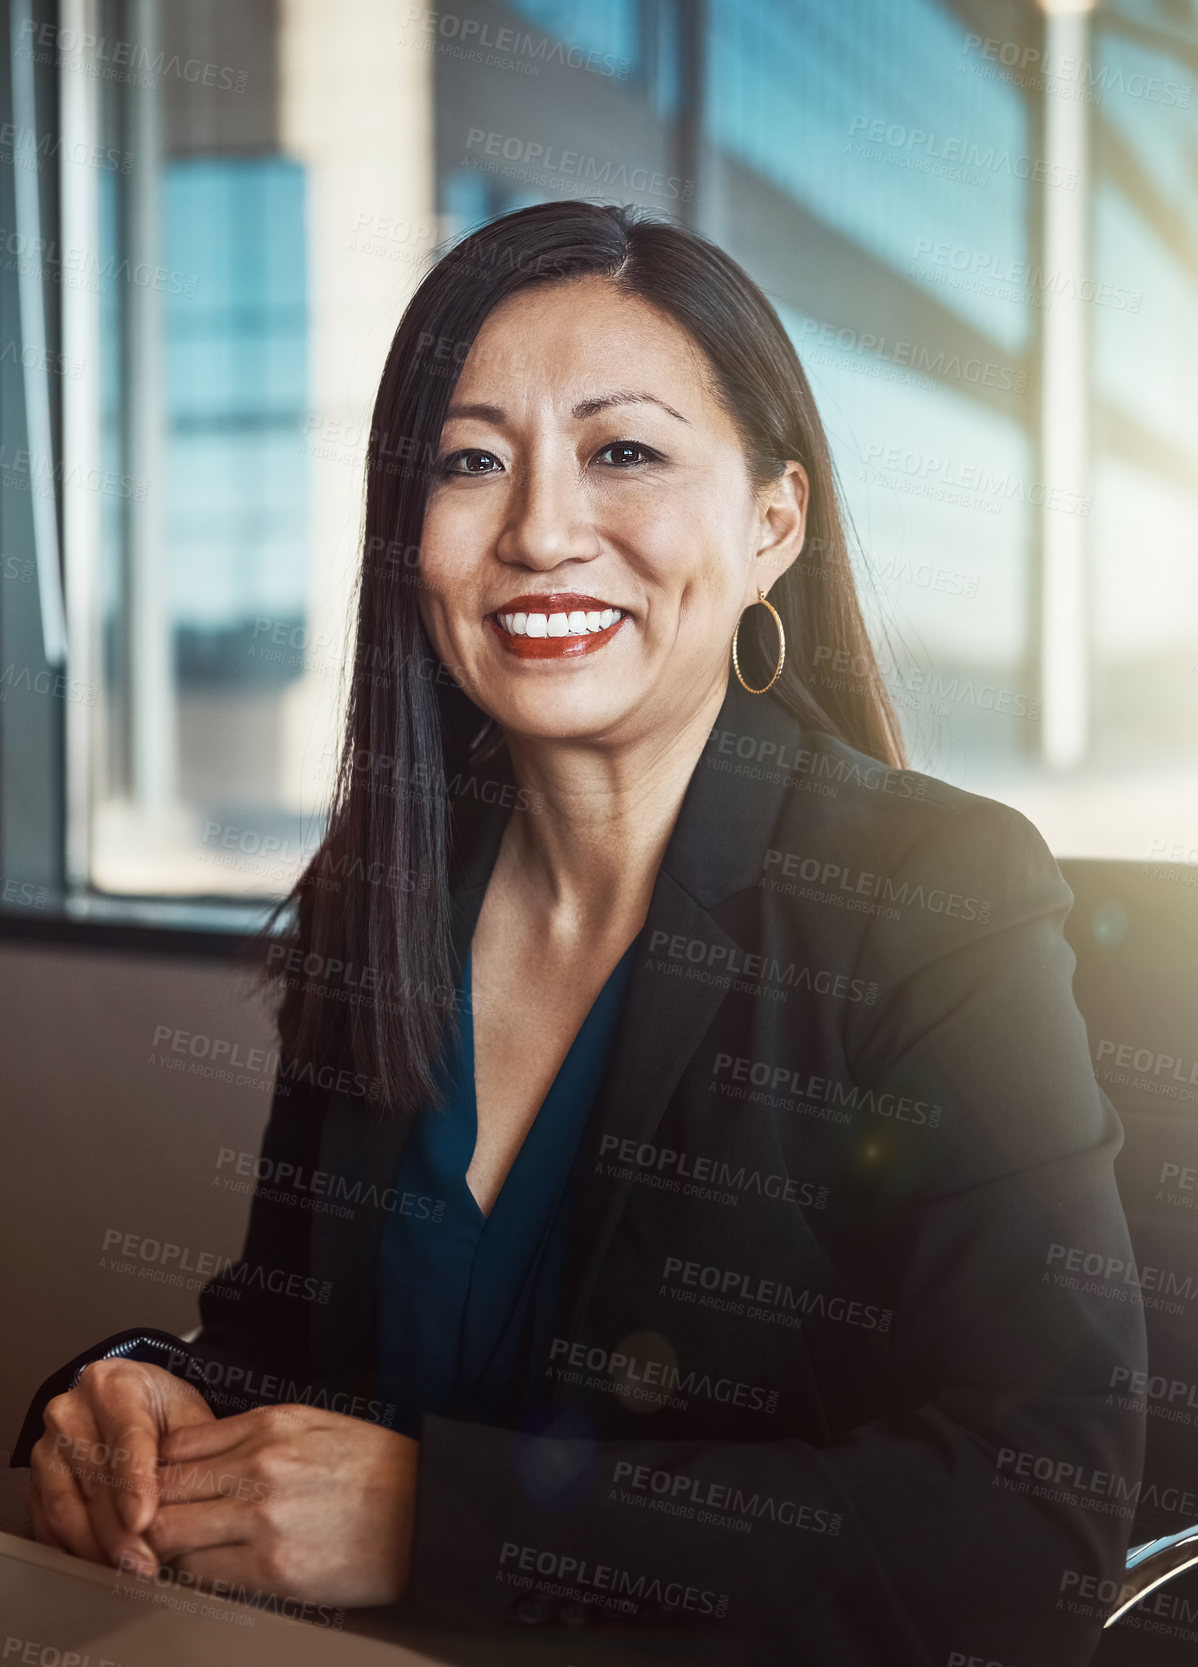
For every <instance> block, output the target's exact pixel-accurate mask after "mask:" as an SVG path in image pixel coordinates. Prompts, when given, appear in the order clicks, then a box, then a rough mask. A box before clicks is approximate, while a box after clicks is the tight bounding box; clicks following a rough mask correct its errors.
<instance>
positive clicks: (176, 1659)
mask: <svg viewBox="0 0 1198 1667" xmlns="http://www.w3.org/2000/svg"><path fill="white" fill-rule="evenodd" d="M613 1631H614V1629H613ZM0 1639H2V1643H0V1651H2V1652H3V1660H4V1662H5V1663H10V1664H13V1667H16V1664H18V1663H20V1662H22V1661H29V1662H33V1663H47V1662H53V1663H55V1667H212V1663H213V1662H216V1661H219V1662H220V1663H221V1664H222V1667H225V1664H227V1667H274V1664H275V1663H278V1667H529V1664H535V1667H540V1664H544V1667H550V1664H552V1667H615V1664H616V1663H618V1662H628V1661H634V1662H641V1663H645V1664H646V1667H648V1664H650V1663H667V1662H670V1663H676V1662H690V1663H693V1662H695V1661H697V1660H702V1659H707V1660H713V1659H715V1658H714V1657H712V1656H710V1655H708V1656H704V1655H703V1654H701V1653H699V1652H697V1651H696V1648H695V1644H694V1641H693V1640H692V1641H690V1642H687V1641H686V1640H683V1639H677V1640H666V1639H664V1638H646V1637H644V1636H643V1635H642V1636H641V1637H639V1638H638V1637H635V1636H630V1635H629V1634H628V1633H627V1632H624V1631H622V1630H621V1631H620V1633H619V1636H613V1635H609V1636H607V1637H603V1636H601V1635H598V1634H596V1633H591V1632H581V1631H580V1632H578V1633H564V1632H563V1631H562V1630H560V1629H558V1630H557V1631H555V1632H553V1633H544V1632H539V1631H537V1630H536V1629H535V1628H527V1627H519V1628H514V1629H513V1634H512V1636H511V1637H510V1638H508V1637H505V1636H497V1635H496V1634H495V1633H494V1632H487V1633H485V1634H480V1633H474V1634H468V1633H447V1632H445V1631H444V1630H442V1629H439V1628H437V1629H434V1628H425V1627H417V1626H413V1625H412V1624H411V1623H408V1622H403V1621H399V1622H397V1621H396V1620H395V1618H394V1615H393V1614H391V1615H388V1614H387V1613H386V1612H385V1611H380V1610H373V1611H371V1610H349V1611H346V1612H345V1622H344V1629H343V1630H338V1629H334V1628H331V1627H328V1626H324V1627H322V1626H319V1625H314V1624H311V1623H310V1622H304V1621H298V1620H288V1619H285V1618H283V1617H281V1616H277V1615H272V1614H269V1613H263V1612H260V1611H256V1610H254V1609H252V1608H250V1607H248V1606H247V1605H245V1604H241V1603H230V1602H227V1601H226V1600H225V1599H223V1598H215V1597H204V1596H202V1595H201V1594H198V1593H195V1592H187V1591H185V1590H178V1589H172V1588H169V1587H168V1588H165V1589H160V1588H158V1587H156V1586H152V1585H150V1584H148V1583H147V1582H145V1581H141V1580H138V1579H136V1578H135V1577H133V1576H126V1575H122V1574H120V1573H118V1571H117V1570H115V1569H106V1568H102V1567H100V1565H98V1564H96V1563H87V1562H83V1561H81V1560H80V1559H79V1558H77V1557H69V1556H67V1554H66V1553H65V1552H62V1551H55V1550H54V1549H53V1548H52V1547H50V1546H44V1545H38V1544H36V1543H35V1542H34V1541H32V1540H27V1539H21V1538H19V1537H17V1536H16V1535H13V1534H5V1533H0ZM14 1640H17V1641H18V1643H19V1647H18V1645H17V1644H14V1642H13V1641H14ZM26 1652H27V1653H26ZM55 1652H58V1653H55Z"/></svg>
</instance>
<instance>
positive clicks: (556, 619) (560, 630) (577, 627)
mask: <svg viewBox="0 0 1198 1667" xmlns="http://www.w3.org/2000/svg"><path fill="white" fill-rule="evenodd" d="M620 617H621V613H620V609H619V608H603V609H602V610H593V611H592V612H590V613H584V612H583V611H582V610H581V609H575V611H574V612H573V613H569V614H567V613H556V614H527V613H518V614H496V615H495V618H496V619H497V620H498V621H499V624H500V625H501V626H502V627H503V629H504V630H505V631H507V632H509V633H510V634H511V635H512V636H513V637H584V636H587V635H588V634H589V633H590V632H592V631H606V629H607V627H608V626H609V625H612V624H614V623H615V621H616V620H617V619H619V618H620Z"/></svg>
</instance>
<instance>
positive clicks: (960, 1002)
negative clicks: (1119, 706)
mask: <svg viewBox="0 0 1198 1667" xmlns="http://www.w3.org/2000/svg"><path fill="white" fill-rule="evenodd" d="M936 815H937V817H938V820H937V821H936V822H935V824H934V825H933V826H932V828H931V829H930V830H926V831H924V832H923V833H922V834H920V836H919V837H918V838H917V839H916V840H915V842H914V844H913V845H911V847H910V848H909V849H908V850H907V852H906V853H905V855H903V856H901V857H900V858H899V860H898V861H897V862H892V864H891V870H892V880H893V886H894V888H895V889H894V892H892V894H891V895H897V896H898V898H899V899H900V900H901V903H900V906H899V909H898V914H899V919H898V920H893V919H890V920H888V919H885V918H882V916H881V915H879V917H878V918H876V919H874V920H872V921H871V923H870V926H869V928H868V930H867V931H866V932H865V934H864V936H863V938H862V939H861V950H860V956H859V967H858V971H859V972H860V974H861V975H862V976H864V977H867V978H869V979H871V980H874V981H876V982H877V984H878V987H879V991H880V992H881V994H880V999H879V1000H878V1002H877V1003H876V1004H875V1005H874V1006H873V1007H871V1008H869V1009H868V1010H861V1011H858V1012H857V1013H855V1014H854V1016H853V1017H852V1019H851V1020H850V1021H848V1022H849V1024H850V1026H851V1028H850V1029H849V1030H848V1031H846V1037H845V1041H846V1047H847V1054H848V1058H849V1060H850V1062H851V1064H852V1067H853V1072H854V1075H855V1077H856V1078H857V1080H858V1081H859V1082H861V1083H862V1084H866V1085H869V1086H873V1087H876V1088H878V1089H886V1088H890V1089H893V1090H894V1091H895V1092H897V1093H909V1092H911V1091H912V1089H915V1090H916V1091H921V1090H922V1091H923V1092H924V1095H925V1097H927V1092H928V1090H929V1088H931V1089H932V1090H933V1091H934V1094H935V1098H936V1099H937V1100H938V1101H939V1102H940V1104H941V1105H942V1106H943V1108H944V1123H943V1125H942V1129H943V1138H942V1139H940V1140H939V1141H938V1143H937V1144H936V1145H935V1147H934V1148H932V1147H925V1148H924V1150H923V1153H922V1154H921V1156H920V1161H919V1162H918V1163H917V1164H914V1165H904V1164H903V1163H898V1164H897V1165H896V1166H895V1172H896V1175H897V1176H898V1179H896V1180H894V1181H893V1183H892V1184H890V1185H889V1187H888V1186H887V1185H882V1186H879V1187H878V1188H877V1189H876V1191H875V1193H874V1194H873V1196H872V1200H871V1210H870V1220H869V1223H868V1230H869V1242H870V1244H871V1247H872V1249H871V1254H872V1255H876V1256H877V1257H878V1258H879V1259H882V1258H884V1259H885V1262H884V1263H882V1262H881V1261H880V1262H879V1265H884V1266H886V1267H887V1268H889V1269H891V1270H892V1277H893V1278H894V1280H895V1282H896V1287H897V1291H898V1297H897V1300H896V1302H895V1303H894V1317H893V1320H892V1323H891V1346H890V1353H889V1359H888V1363H887V1368H886V1376H887V1380H888V1393H887V1396H886V1398H885V1405H886V1408H887V1410H886V1411H885V1412H884V1413H883V1414H882V1415H881V1416H878V1417H875V1418H873V1419H872V1420H870V1421H868V1422H863V1423H861V1424H860V1425H859V1426H857V1427H855V1428H851V1429H849V1430H848V1431H847V1432H845V1433H842V1434H841V1435H840V1436H839V1438H838V1439H835V1440H834V1441H833V1442H832V1443H831V1444H828V1445H814V1444H811V1443H809V1442H805V1441H799V1440H779V1441H763V1442H754V1443H737V1442H719V1441H714V1442H713V1441H698V1442H682V1441H666V1440H656V1441H655V1440H653V1439H651V1438H643V1439H641V1438H637V1439H627V1440H625V1439H617V1440H611V1441H607V1440H599V1441H596V1440H589V1439H584V1438H579V1437H575V1438H562V1439H555V1438H550V1437H547V1436H541V1437H535V1436H532V1435H528V1434H522V1433H518V1432H512V1431H506V1430H501V1429H496V1428H491V1427H484V1426H481V1425H476V1424H468V1423H462V1422H458V1421H452V1420H448V1419H444V1418H438V1417H429V1418H426V1419H425V1422H424V1427H423V1444H422V1448H421V1462H420V1483H419V1499H418V1510H417V1529H416V1543H415V1556H414V1568H413V1587H412V1601H413V1604H414V1606H415V1608H416V1609H417V1610H418V1611H420V1612H425V1613H427V1614H428V1615H429V1616H430V1617H433V1616H437V1617H442V1616H443V1617H445V1618H451V1617H453V1618H456V1619H459V1620H460V1619H462V1618H464V1617H465V1616H467V1615H473V1616H475V1617H476V1618H478V1619H480V1620H482V1619H484V1618H486V1617H491V1618H498V1617H500V1616H501V1615H503V1614H504V1613H505V1612H508V1611H510V1608H511V1606H512V1602H513V1599H514V1597H516V1596H517V1595H518V1594H519V1593H520V1592H523V1593H524V1594H525V1596H526V1598H529V1599H533V1600H535V1599H536V1597H537V1594H538V1593H541V1594H544V1597H543V1600H542V1601H543V1603H548V1602H549V1601H550V1600H551V1599H552V1600H556V1599H558V1598H562V1597H565V1598H567V1599H569V1598H571V1597H572V1598H573V1600H574V1602H575V1605H576V1606H577V1605H583V1606H594V1607H595V1608H599V1609H602V1612H603V1614H604V1615H605V1616H606V1617H609V1618H613V1619H618V1617H619V1614H620V1612H621V1607H622V1608H623V1610H624V1612H625V1613H626V1615H627V1617H628V1619H629V1620H630V1621H631V1622H632V1623H633V1624H636V1623H637V1622H643V1621H645V1620H646V1619H649V1618H651V1617H652V1616H654V1615H658V1616H661V1617H662V1618H663V1620H664V1621H665V1622H666V1624H673V1625H684V1624H685V1625H690V1626H694V1627H697V1628H699V1629H700V1630H701V1631H703V1632H705V1633H706V1634H708V1635H709V1636H710V1637H711V1639H712V1640H713V1641H714V1640H715V1639H716V1638H727V1637H728V1636H729V1634H730V1633H732V1632H733V1631H738V1632H739V1631H741V1630H742V1629H743V1630H744V1631H745V1632H746V1633H751V1634H753V1635H755V1636H757V1637H759V1638H761V1639H763V1640H765V1641H766V1647H767V1651H768V1653H766V1654H763V1655H760V1656H753V1657H752V1659H753V1660H755V1661H756V1660H762V1661H765V1660H770V1661H774V1660H778V1661H782V1660H786V1661H788V1662H802V1663H806V1662H810V1663H813V1664H814V1663H819V1664H821V1667H822V1664H824V1663H830V1662H836V1663H837V1664H845V1663H847V1664H859V1667H867V1664H868V1667H904V1664H906V1663H916V1662H920V1663H923V1662H928V1663H936V1664H937V1667H946V1664H949V1667H953V1664H959V1667H966V1664H968V1663H970V1662H976V1661H978V1660H980V1661H982V1662H987V1663H988V1662H992V1661H997V1662H1000V1663H1002V1664H1003V1667H1081V1664H1082V1663H1084V1662H1087V1661H1089V1660H1090V1658H1091V1655H1092V1653H1093V1651H1094V1649H1095V1647H1096V1645H1097V1642H1098V1638H1099V1635H1100V1628H1101V1624H1102V1618H1103V1617H1102V1615H1101V1614H1100V1613H1098V1612H1097V1610H1096V1608H1095V1606H1093V1605H1085V1604H1081V1605H1077V1604H1075V1605H1073V1606H1072V1607H1071V1605H1070V1601H1069V1594H1070V1593H1071V1592H1073V1591H1076V1590H1077V1586H1078V1583H1079V1582H1080V1581H1082V1580H1084V1581H1085V1583H1086V1589H1089V1590H1094V1589H1096V1588H1094V1587H1091V1586H1090V1584H1089V1579H1090V1577H1097V1578H1098V1579H1099V1580H1114V1581H1115V1582H1116V1584H1118V1583H1119V1580H1120V1577H1121V1574H1122V1568H1123V1559H1124V1556H1125V1552H1126V1546H1127V1541H1128V1536H1129V1533H1130V1524H1131V1517H1132V1514H1133V1509H1134V1502H1135V1497H1136V1494H1137V1491H1138V1487H1139V1481H1140V1470H1141V1464H1142V1458H1143V1440H1144V1417H1143V1412H1142V1411H1133V1410H1129V1403H1128V1402H1127V1401H1125V1400H1120V1399H1119V1398H1118V1397H1112V1394H1111V1385H1112V1381H1114V1382H1119V1381H1123V1382H1127V1381H1129V1380H1128V1379H1127V1378H1126V1377H1125V1376H1124V1377H1121V1378H1120V1377H1117V1376H1115V1375H1114V1374H1115V1373H1116V1372H1117V1371H1119V1370H1120V1369H1122V1371H1123V1372H1139V1371H1142V1370H1144V1368H1145V1363H1146V1346H1145V1332H1144V1321H1143V1313H1142V1308H1141V1306H1140V1300H1139V1296H1138V1290H1137V1288H1136V1286H1135V1283H1134V1280H1135V1270H1134V1263H1133V1261H1132V1251H1131V1245H1130V1241H1129V1237H1128V1232H1127V1225H1126V1221H1125V1218H1124V1214H1123V1210H1122V1206H1121V1204H1120V1200H1119V1196H1118V1193H1117V1190H1116V1186H1115V1181H1114V1174H1113V1160H1114V1157H1115V1154H1116V1152H1117V1151H1118V1149H1119V1146H1120V1144H1121V1141H1122V1130H1121V1128H1120V1125H1119V1123H1118V1119H1117V1118H1116V1116H1115V1113H1114V1111H1113V1109H1112V1107H1111V1106H1110V1104H1109V1102H1108V1101H1107V1100H1106V1099H1105V1097H1104V1096H1103V1095H1102V1093H1101V1092H1100V1090H1099V1089H1098V1087H1097V1084H1096V1082H1095V1080H1094V1075H1093V1070H1092V1067H1091V1064H1090V1060H1089V1053H1088V1048H1087V1043H1086V1034H1085V1027H1084V1024H1083V1021H1082V1019H1081V1016H1080V1014H1079V1013H1078V1010H1077V1007H1076V1005H1075V1003H1074V1000H1073V995H1072V971H1073V964H1074V962H1073V954H1072V951H1071V949H1070V948H1069V946H1068V944H1067V943H1066V941H1065V938H1064V936H1063V933H1062V924H1063V921H1064V919H1065V916H1066V915H1067V913H1068V911H1069V908H1070V907H1071V905H1072V900H1073V899H1072V894H1071V893H1070V891H1069V888H1068V887H1067V885H1066V884H1065V881H1064V880H1063V878H1062V877H1061V874H1060V871H1059V869H1058V868H1057V865H1056V863H1055V862H1054V860H1053V858H1052V856H1051V854H1050V853H1049V851H1048V849H1047V847H1046V845H1045V844H1044V841H1043V840H1042V839H1041V837H1040V835H1039V834H1038V833H1037V831H1036V830H1035V828H1034V827H1032V825H1031V823H1029V822H1028V821H1026V819H1025V818H1023V817H1022V816H1020V815H1018V813H1016V812H1014V811H1011V810H1008V809H1007V808H1006V807H1005V806H1001V805H998V804H996V803H994V802H993V801H990V800H986V799H978V798H969V799H967V800H966V808H965V809H964V810H962V811H960V812H954V810H953V809H952V808H948V809H945V808H944V807H939V809H938V810H937V811H936ZM954 899H955V900H956V901H955V904H954V902H953V901H952V900H954ZM970 905H972V906H970ZM846 1005H847V1004H846ZM933 1152H934V1157H933V1156H930V1154H932V1153H933ZM912 1177H914V1179H913V1178H912ZM1095 1268H1099V1269H1101V1270H1102V1273H1101V1276H1100V1277H1098V1278H1094V1277H1090V1278H1087V1277H1086V1274H1085V1270H1093V1269H1095ZM1075 1270H1082V1271H1075ZM642 1466H643V1467H647V1469H646V1470H645V1471H644V1472H642V1474H646V1475H648V1474H652V1473H657V1472H663V1471H664V1472H675V1473H683V1472H684V1473H685V1474H686V1476H687V1477H691V1478H695V1477H697V1478H699V1479H700V1484H702V1483H703V1482H710V1483H711V1484H712V1485H713V1486H717V1487H720V1486H730V1487H733V1488H739V1489H741V1490H742V1491H743V1492H744V1493H745V1494H746V1495H748V1494H753V1493H759V1494H765V1493H771V1494H773V1495H774V1496H775V1497H776V1496H778V1495H779V1494H780V1493H783V1492H784V1494H785V1497H787V1498H788V1499H790V1500H796V1501H810V1502H813V1503H815V1504H818V1505H819V1506H821V1507H823V1508H825V1509H830V1510H831V1511H832V1512H833V1513H838V1514H839V1517H840V1522H839V1532H838V1533H836V1534H834V1535H833V1534H831V1533H824V1534H816V1533H800V1532H796V1531H795V1529H794V1527H786V1526H783V1525H782V1524H781V1523H777V1524H775V1523H767V1522H755V1523H754V1526H753V1531H752V1533H751V1534H748V1535H744V1536H743V1537H742V1536H740V1535H733V1534H723V1533H713V1532H712V1530H711V1529H710V1528H708V1527H705V1526H700V1525H698V1524H696V1523H695V1522H692V1521H689V1520H687V1519H685V1518H684V1517H682V1516H678V1515H671V1514H669V1513H668V1512H666V1511H662V1512H659V1513H650V1512H646V1511H640V1512H635V1511H630V1510H628V1508H627V1507H626V1506H625V1505H622V1504H620V1503H618V1502H617V1499H616V1490H615V1489H614V1488H613V1477H615V1476H617V1475H618V1476H624V1477H629V1476H632V1475H633V1474H634V1473H635V1472H636V1470H637V1468H638V1467H642ZM624 1467H627V1468H624ZM621 1594H623V1595H624V1596H625V1597H626V1598H627V1599H628V1601H627V1602H624V1603H623V1605H622V1606H621V1603H620V1602H619V1601H618V1600H619V1599H620V1596H621ZM643 1594H648V1596H647V1597H645V1598H644V1600H643V1601H642V1595H643ZM1079 1611H1080V1612H1079ZM563 1618H565V1616H564V1614H563ZM738 1659H739V1657H738ZM744 1659H746V1660H747V1659H750V1658H749V1657H748V1656H745V1657H744Z"/></svg>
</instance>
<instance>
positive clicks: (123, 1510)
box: [84, 1378, 161, 1534]
mask: <svg viewBox="0 0 1198 1667" xmlns="http://www.w3.org/2000/svg"><path fill="white" fill-rule="evenodd" d="M86 1381H87V1380H86V1379H85V1380H84V1382H85V1383H86ZM93 1408H94V1416H95V1419H96V1423H97V1425H98V1427H99V1432H100V1439H101V1441H102V1442H105V1443H107V1446H108V1449H109V1458H108V1464H107V1467H106V1468H107V1469H108V1470H109V1472H110V1473H111V1476H112V1477H113V1479H114V1482H115V1493H116V1511H117V1514H118V1516H119V1520H120V1521H121V1523H122V1524H123V1526H124V1527H125V1528H126V1529H128V1530H129V1531H130V1532H132V1533H134V1534H141V1533H144V1532H145V1530H146V1528H147V1527H148V1526H149V1524H150V1522H151V1521H152V1520H153V1516H154V1512H155V1511H156V1510H157V1508H158V1442H159V1438H160V1434H161V1429H160V1425H159V1420H158V1414H157V1409H156V1408H155V1406H154V1404H153V1401H152V1400H151V1398H150V1394H149V1392H148V1387H147V1385H146V1383H145V1381H144V1380H142V1379H137V1378H133V1379H129V1378H125V1379H121V1378H112V1379H110V1380H109V1381H108V1382H107V1383H105V1385H104V1391H103V1395H102V1396H97V1397H96V1399H95V1400H94V1402H93Z"/></svg>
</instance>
